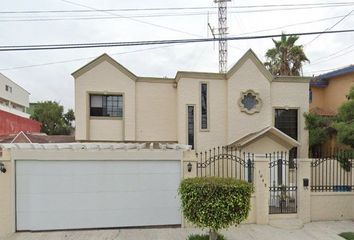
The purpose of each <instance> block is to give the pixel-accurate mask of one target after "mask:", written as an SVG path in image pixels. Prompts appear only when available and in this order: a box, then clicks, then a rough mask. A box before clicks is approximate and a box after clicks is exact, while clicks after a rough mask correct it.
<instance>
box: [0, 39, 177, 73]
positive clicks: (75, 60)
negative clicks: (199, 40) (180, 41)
mask: <svg viewBox="0 0 354 240" xmlns="http://www.w3.org/2000/svg"><path fill="white" fill-rule="evenodd" d="M173 46H175V45H166V46H158V47H150V48H144V49H137V50H133V51H126V52H116V53H110V55H112V56H115V55H123V54H129V53H136V52H145V51H151V50H155V49H162V48H168V47H173ZM96 57H97V56H91V57H85V58H75V59H69V60H63V61H54V62H47V63H38V64H31V65H24V66H17V67H10V68H0V71H7V70H16V69H23V68H31V67H40V66H48V65H54V64H62V63H69V62H78V61H82V60H90V59H94V58H96Z"/></svg>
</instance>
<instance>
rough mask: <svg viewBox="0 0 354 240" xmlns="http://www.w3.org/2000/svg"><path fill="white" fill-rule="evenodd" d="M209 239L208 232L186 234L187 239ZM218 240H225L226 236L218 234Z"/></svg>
mask: <svg viewBox="0 0 354 240" xmlns="http://www.w3.org/2000/svg"><path fill="white" fill-rule="evenodd" d="M208 239H209V235H208V234H203V235H201V234H193V235H190V236H188V240H208ZM218 240H226V238H225V237H224V236H223V235H221V234H218Z"/></svg>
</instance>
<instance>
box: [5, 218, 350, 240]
mask: <svg viewBox="0 0 354 240" xmlns="http://www.w3.org/2000/svg"><path fill="white" fill-rule="evenodd" d="M348 231H352V232H354V222H353V221H335V222H313V223H309V224H306V225H305V226H304V227H303V228H302V229H298V230H285V229H279V228H276V227H271V226H268V225H255V224H242V225H240V226H239V227H237V228H232V229H230V230H228V231H224V232H223V234H224V235H225V236H226V238H227V239H228V240H284V239H286V240H299V239H300V240H310V239H318V240H327V239H328V240H336V239H338V240H343V238H341V237H339V236H338V233H341V232H348ZM201 232H202V231H200V230H198V229H191V228H187V229H186V228H156V229H117V230H90V231H58V232H38V233H29V232H23V233H16V234H13V235H12V236H10V237H8V238H5V240H113V239H116V240H138V239H146V240H150V239H151V240H164V239H168V240H184V239H186V238H187V236H188V235H190V234H192V233H201Z"/></svg>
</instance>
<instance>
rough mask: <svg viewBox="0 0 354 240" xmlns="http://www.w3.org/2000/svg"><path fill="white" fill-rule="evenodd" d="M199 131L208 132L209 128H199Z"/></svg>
mask: <svg viewBox="0 0 354 240" xmlns="http://www.w3.org/2000/svg"><path fill="white" fill-rule="evenodd" d="M199 132H210V129H209V128H206V129H201V128H200V129H199Z"/></svg>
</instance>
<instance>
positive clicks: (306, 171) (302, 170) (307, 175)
mask: <svg viewBox="0 0 354 240" xmlns="http://www.w3.org/2000/svg"><path fill="white" fill-rule="evenodd" d="M311 161H312V159H309V158H301V159H297V174H298V175H297V176H298V177H297V194H298V199H297V214H298V218H299V219H300V220H302V222H303V223H309V222H310V221H311ZM304 179H308V181H309V182H308V184H309V185H308V187H305V186H304Z"/></svg>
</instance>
